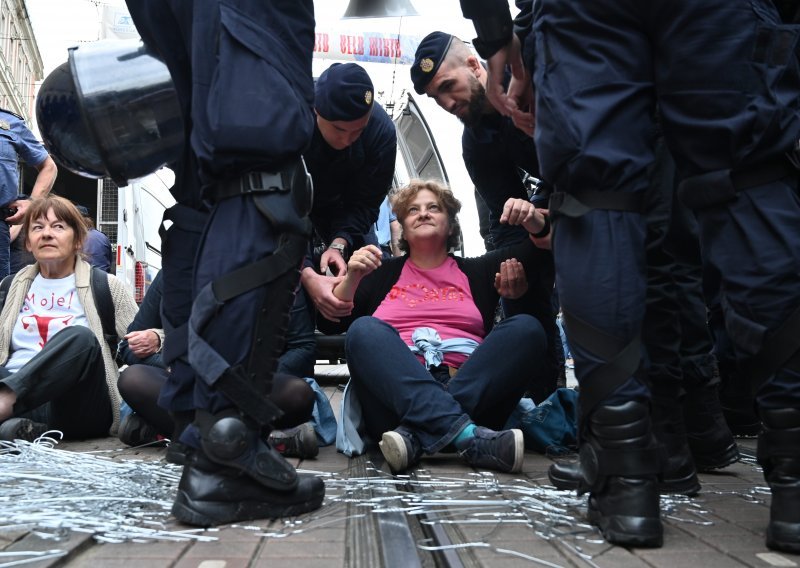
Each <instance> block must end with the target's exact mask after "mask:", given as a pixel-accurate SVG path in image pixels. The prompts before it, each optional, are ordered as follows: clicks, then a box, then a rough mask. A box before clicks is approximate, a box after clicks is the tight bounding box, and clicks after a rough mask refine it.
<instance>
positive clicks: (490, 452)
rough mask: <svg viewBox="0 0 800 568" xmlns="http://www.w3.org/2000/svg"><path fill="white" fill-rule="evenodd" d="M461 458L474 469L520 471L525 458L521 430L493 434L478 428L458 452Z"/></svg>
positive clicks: (488, 430)
mask: <svg viewBox="0 0 800 568" xmlns="http://www.w3.org/2000/svg"><path fill="white" fill-rule="evenodd" d="M459 454H461V457H463V458H464V459H465V460H467V462H468V463H469V464H470V465H472V466H474V467H486V468H489V469H494V470H497V471H504V472H507V473H516V472H518V471H520V470H521V469H522V461H523V458H524V457H525V443H524V441H523V438H522V430H516V429H514V430H502V431H500V432H495V431H494V430H490V429H489V428H484V427H482V426H478V427H477V428H475V435H474V437H473V438H472V439H471V440H470V441H469V442H467V447H466V448H464V449H463V450H461V451H459Z"/></svg>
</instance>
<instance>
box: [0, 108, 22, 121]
mask: <svg viewBox="0 0 800 568" xmlns="http://www.w3.org/2000/svg"><path fill="white" fill-rule="evenodd" d="M0 112H5V113H8V114H11V115H14V116H16V117H17V118H18V119H20V120H25V119H24V118H23V117H21V116H20V115H18V114H17V113H15V112H11V111H10V110H8V109H5V108H0Z"/></svg>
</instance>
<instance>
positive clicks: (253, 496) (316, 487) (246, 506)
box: [172, 451, 325, 527]
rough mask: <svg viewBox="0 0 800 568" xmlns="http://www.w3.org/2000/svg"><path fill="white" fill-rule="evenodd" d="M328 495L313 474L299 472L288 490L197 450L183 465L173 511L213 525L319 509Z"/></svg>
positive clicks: (179, 516) (186, 518) (184, 518)
mask: <svg viewBox="0 0 800 568" xmlns="http://www.w3.org/2000/svg"><path fill="white" fill-rule="evenodd" d="M324 497H325V483H324V482H323V481H322V479H320V478H319V477H317V476H315V475H311V474H297V485H296V486H295V487H294V488H293V489H291V490H289V491H278V490H275V489H269V488H267V487H264V486H263V485H261V484H260V483H258V482H257V481H255V480H254V479H253V478H252V477H250V476H248V475H247V474H246V473H244V472H242V471H240V470H237V469H233V468H229V467H225V466H220V465H217V464H215V463H213V462H211V461H210V460H208V458H206V457H205V456H204V455H203V454H202V452H201V451H196V452H195V454H194V459H193V460H192V461H191V463H190V464H187V465H185V466H184V468H183V475H182V476H181V481H180V483H179V484H178V494H177V496H176V497H175V503H174V504H173V505H172V514H173V515H174V516H175V518H176V519H178V520H179V521H181V522H183V523H186V524H189V525H194V526H199V527H210V526H216V525H223V524H227V523H234V522H240V521H250V520H254V519H278V518H282V517H292V516H295V515H299V514H301V513H307V512H309V511H313V510H315V509H318V508H319V507H320V506H321V505H322V500H323V499H324Z"/></svg>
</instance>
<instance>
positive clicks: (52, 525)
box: [0, 432, 216, 543]
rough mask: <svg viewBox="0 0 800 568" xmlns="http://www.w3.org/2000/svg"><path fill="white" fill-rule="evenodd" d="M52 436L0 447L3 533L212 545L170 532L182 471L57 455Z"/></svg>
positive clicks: (193, 534)
mask: <svg viewBox="0 0 800 568" xmlns="http://www.w3.org/2000/svg"><path fill="white" fill-rule="evenodd" d="M56 436H57V437H58V438H60V432H48V433H46V434H45V435H44V436H42V437H40V438H38V439H37V440H36V441H34V442H26V441H24V440H15V441H13V442H6V441H0V486H2V487H3V491H2V492H0V533H2V532H32V533H33V534H36V535H37V536H39V537H42V538H51V539H54V540H63V539H66V538H68V536H69V531H76V532H84V533H91V534H92V535H93V537H94V538H95V540H97V541H99V542H111V543H120V542H145V541H152V540H179V541H185V540H198V539H199V540H216V539H215V538H213V537H209V536H206V535H202V534H200V533H202V532H203V531H198V530H188V531H182V530H170V529H169V525H168V521H169V515H170V508H171V506H172V502H173V500H174V498H175V490H176V488H177V485H178V481H179V479H180V471H181V470H180V468H179V467H176V466H172V465H170V464H166V463H164V462H163V461H149V462H148V461H138V460H130V459H111V458H110V457H107V456H103V455H93V454H89V453H80V452H71V451H65V450H59V449H58V448H57V447H56V446H57V444H58V440H57V439H56Z"/></svg>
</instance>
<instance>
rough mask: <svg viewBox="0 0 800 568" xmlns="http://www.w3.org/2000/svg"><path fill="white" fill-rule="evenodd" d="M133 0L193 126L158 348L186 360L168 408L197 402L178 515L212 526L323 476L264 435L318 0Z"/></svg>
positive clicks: (300, 230) (262, 513) (167, 247)
mask: <svg viewBox="0 0 800 568" xmlns="http://www.w3.org/2000/svg"><path fill="white" fill-rule="evenodd" d="M128 7H129V9H130V12H131V15H132V16H133V19H134V21H135V23H136V25H137V29H138V30H139V32H140V33H141V35H142V38H143V40H144V41H145V43H146V44H147V45H148V46H149V47H150V48H151V49H154V50H155V51H156V52H157V53H158V54H159V55H160V56H161V57H162V58H163V60H164V62H165V63H166V64H167V67H168V68H169V70H170V74H171V75H172V78H173V82H174V83H175V88H176V91H177V94H178V98H179V101H180V105H181V109H182V112H183V115H184V124H185V128H186V146H185V148H184V154H183V157H182V159H181V160H180V162H179V163H177V164H175V167H174V169H175V170H176V183H175V187H173V189H172V192H173V195H174V196H175V197H176V200H177V201H178V204H179V205H180V206H181V207H179V208H178V209H175V210H171V211H170V212H168V216H169V217H168V218H169V219H170V220H172V221H173V222H175V225H174V226H173V227H171V228H170V230H169V231H168V232H167V233H166V237H165V239H164V244H163V249H162V253H163V255H164V262H163V264H164V302H163V309H164V311H165V313H164V315H165V326H166V329H167V333H168V338H167V340H166V343H165V354H164V356H165V360H166V361H169V360H170V359H177V360H178V361H180V362H181V365H179V369H178V370H179V372H178V373H171V374H170V377H169V380H168V384H167V386H166V388H165V392H164V393H162V396H161V398H160V403H162V404H167V405H168V409H169V410H172V411H177V412H181V411H186V410H188V409H196V412H195V420H194V423H193V425H192V426H190V427H189V428H188V429H187V430H186V431H184V433H183V435H182V436H181V441H182V442H183V443H185V444H187V445H188V446H191V447H194V448H196V450H195V452H196V455H197V457H196V458H195V459H193V460H190V461H189V462H187V463H186V465H185V466H184V473H183V477H182V479H181V484H180V486H179V491H178V497H177V499H176V502H175V505H174V506H173V513H174V514H175V515H176V516H177V517H178V518H179V519H180V520H183V521H184V522H188V523H191V524H200V525H208V524H219V523H225V522H231V521H233V520H243V519H247V518H259V517H275V516H282V515H285V514H290V513H296V512H300V511H303V510H310V509H313V508H316V507H318V506H319V504H320V503H321V500H322V496H323V495H324V487H323V486H322V484H321V482H320V481H319V480H318V479H316V478H310V477H308V476H304V475H298V474H297V473H296V472H295V471H294V468H293V467H292V466H290V465H289V464H288V463H286V462H285V460H283V458H281V457H280V456H279V454H277V452H276V451H275V450H274V449H273V448H271V447H269V445H268V444H266V442H264V439H265V438H266V436H265V434H266V433H268V432H269V430H270V428H271V423H272V422H273V421H274V420H275V419H276V417H277V416H278V415H279V414H280V411H279V409H277V407H275V405H274V404H273V403H272V402H271V401H270V400H269V399H268V398H267V395H268V394H269V392H270V390H271V378H272V374H273V372H274V369H275V365H276V364H277V356H278V355H279V354H280V352H281V347H282V337H283V330H284V329H285V326H286V320H287V317H288V312H289V308H290V306H291V304H292V299H293V293H294V289H295V287H296V284H297V282H298V279H299V271H298V270H297V269H298V268H299V265H300V262H301V260H302V256H303V253H304V251H305V246H306V243H307V237H308V232H309V224H308V221H307V219H306V218H305V214H306V211H305V210H306V209H307V207H308V200H309V198H310V195H309V194H308V191H307V188H306V184H307V176H306V173H305V168H304V167H303V166H302V162H301V160H300V154H301V152H302V151H304V150H305V149H306V148H307V146H308V144H309V142H310V140H311V136H312V132H313V111H312V109H313V106H312V104H313V82H312V78H311V56H312V51H313V44H314V16H313V5H312V2H310V1H308V0H301V1H298V0H275V1H271V2H261V1H257V0H244V1H237V2H232V1H226V0H195V1H190V0H171V1H134V0H129V1H128ZM204 203H208V204H210V211H206V210H205V208H204V205H203V204H204ZM176 226H177V227H176ZM175 229H177V230H175ZM195 253H196V254H195ZM187 258H188V260H187ZM192 260H193V261H194V266H193V267H192V262H191V261H192ZM189 290H191V295H189V294H188V292H189ZM181 293H182V294H183V299H182V300H181V299H180V298H179V296H180V294H181ZM187 297H190V298H191V299H192V302H191V312H190V313H187V312H189V302H188V301H187ZM187 319H188V322H187V321H186V320H187ZM170 332H172V333H170ZM170 344H171V345H170ZM168 349H169V350H170V351H169V353H168V352H167V350H168ZM187 352H188V362H187V356H186V353H187ZM187 407H188V408H187ZM234 472H239V473H238V474H237V473H234ZM232 476H233V477H237V476H238V477H237V482H236V483H235V484H230V483H229V480H230V479H231V477H232ZM226 480H227V481H226ZM213 502H217V503H224V504H225V505H224V506H221V507H218V506H215V505H213Z"/></svg>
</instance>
